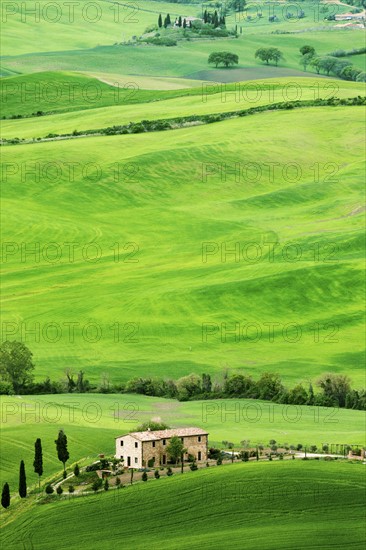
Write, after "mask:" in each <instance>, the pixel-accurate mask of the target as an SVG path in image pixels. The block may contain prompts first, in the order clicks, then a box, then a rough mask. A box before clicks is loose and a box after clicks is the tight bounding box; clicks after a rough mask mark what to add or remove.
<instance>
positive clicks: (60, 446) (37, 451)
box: [1, 430, 70, 508]
mask: <svg viewBox="0 0 366 550" xmlns="http://www.w3.org/2000/svg"><path fill="white" fill-rule="evenodd" d="M55 443H56V450H57V456H58V459H59V460H60V461H61V462H62V464H63V466H64V472H63V477H64V478H65V477H66V469H65V464H66V462H67V461H68V459H69V456H70V455H69V452H68V450H67V437H66V434H65V433H64V431H63V430H60V431H59V433H58V437H57V439H56V440H55ZM33 468H34V471H35V473H36V474H38V488H40V485H41V476H42V474H43V452H42V442H41V440H40V438H39V437H38V438H37V439H36V442H35V443H34V461H33ZM18 492H19V496H20V498H25V497H26V496H27V477H26V473H25V464H24V460H21V461H20V466H19V487H18ZM1 505H2V507H3V508H9V506H10V487H9V483H7V482H6V483H4V486H3V490H2V493H1Z"/></svg>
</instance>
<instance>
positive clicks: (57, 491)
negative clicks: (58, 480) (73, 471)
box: [56, 485, 64, 496]
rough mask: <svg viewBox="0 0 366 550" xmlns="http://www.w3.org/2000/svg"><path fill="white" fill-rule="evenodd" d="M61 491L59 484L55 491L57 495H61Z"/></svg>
mask: <svg viewBox="0 0 366 550" xmlns="http://www.w3.org/2000/svg"><path fill="white" fill-rule="evenodd" d="M63 492H64V490H63V488H62V487H61V485H59V486H58V487H57V489H56V493H57V494H58V495H59V496H61V495H62V493H63Z"/></svg>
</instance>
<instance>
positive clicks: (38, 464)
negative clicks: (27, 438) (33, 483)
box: [33, 437, 43, 488]
mask: <svg viewBox="0 0 366 550" xmlns="http://www.w3.org/2000/svg"><path fill="white" fill-rule="evenodd" d="M33 467H34V471H35V473H36V474H38V488H39V487H40V485H41V475H42V474H43V456H42V443H41V440H40V438H39V437H38V438H37V439H36V442H35V444H34V462H33Z"/></svg>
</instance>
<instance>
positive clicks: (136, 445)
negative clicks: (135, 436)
mask: <svg viewBox="0 0 366 550" xmlns="http://www.w3.org/2000/svg"><path fill="white" fill-rule="evenodd" d="M138 445H139V444H138V443H137V441H135V449H137V447H138Z"/></svg>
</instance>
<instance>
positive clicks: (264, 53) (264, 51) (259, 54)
mask: <svg viewBox="0 0 366 550" xmlns="http://www.w3.org/2000/svg"><path fill="white" fill-rule="evenodd" d="M254 57H255V58H256V59H257V58H259V59H260V60H261V61H265V62H266V64H267V65H269V62H270V61H273V62H274V64H275V65H276V67H277V65H278V62H279V61H280V60H281V59H283V55H282V52H281V51H280V50H279V49H278V48H273V47H271V48H258V50H257V51H256V52H255V55H254Z"/></svg>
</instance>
